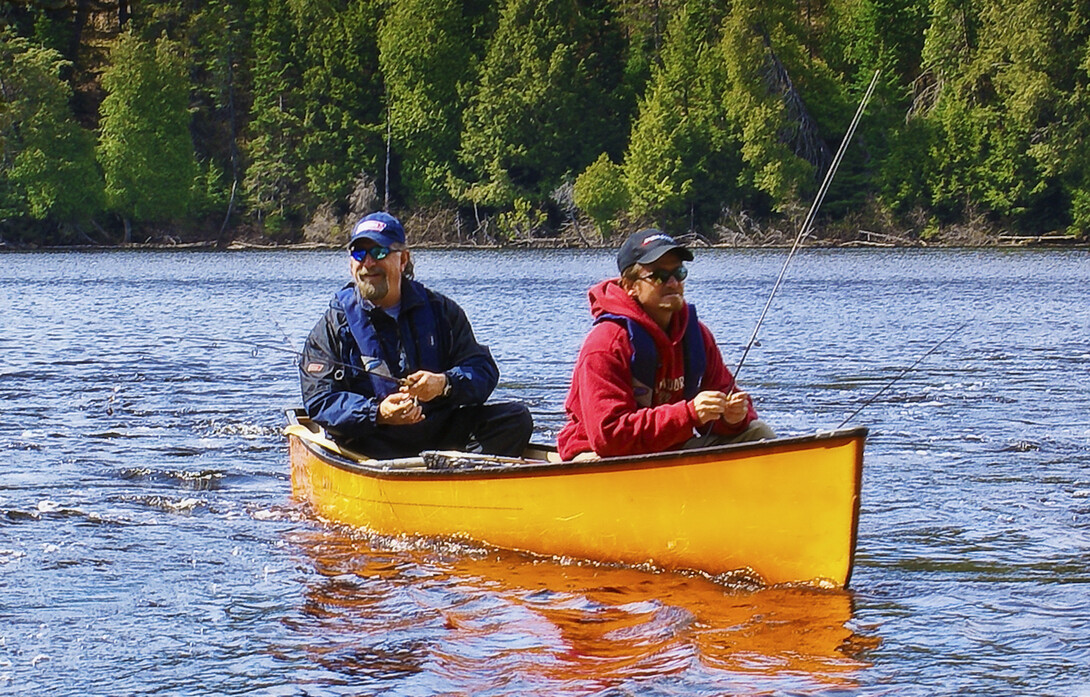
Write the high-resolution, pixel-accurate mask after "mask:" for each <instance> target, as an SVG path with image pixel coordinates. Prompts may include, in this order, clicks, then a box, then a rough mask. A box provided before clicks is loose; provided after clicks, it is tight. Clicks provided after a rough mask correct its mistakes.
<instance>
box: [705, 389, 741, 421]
mask: <svg viewBox="0 0 1090 697" xmlns="http://www.w3.org/2000/svg"><path fill="white" fill-rule="evenodd" d="M692 405H693V411H694V412H696V418H697V420H698V421H699V422H700V425H701V426H703V425H704V424H706V423H708V422H709V421H715V420H716V419H719V418H721V419H723V420H724V421H726V422H727V423H728V424H731V425H734V424H737V423H739V422H740V421H742V420H744V419H745V418H746V414H747V413H749V395H748V394H746V393H745V392H735V393H734V394H732V395H730V396H729V397H728V396H727V395H726V394H724V393H722V392H719V391H717V390H707V391H705V392H701V393H700V394H698V395H697V396H695V397H693V401H692Z"/></svg>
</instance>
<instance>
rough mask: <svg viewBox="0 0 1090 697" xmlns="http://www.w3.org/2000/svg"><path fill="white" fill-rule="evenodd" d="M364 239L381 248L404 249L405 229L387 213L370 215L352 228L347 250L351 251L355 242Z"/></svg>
mask: <svg viewBox="0 0 1090 697" xmlns="http://www.w3.org/2000/svg"><path fill="white" fill-rule="evenodd" d="M365 239H366V240H373V241H374V242H375V244H379V245H382V246H383V247H404V246H405V228H403V227H401V221H400V220H398V219H397V218H395V217H394V216H392V215H390V214H389V213H384V212H381V211H380V212H378V213H371V214H370V215H365V216H363V217H362V218H360V221H359V222H358V223H356V225H355V226H354V227H353V228H352V234H351V235H350V236H349V238H348V248H349V249H352V248H353V247H354V246H355V245H356V243H357V242H359V241H360V240H365Z"/></svg>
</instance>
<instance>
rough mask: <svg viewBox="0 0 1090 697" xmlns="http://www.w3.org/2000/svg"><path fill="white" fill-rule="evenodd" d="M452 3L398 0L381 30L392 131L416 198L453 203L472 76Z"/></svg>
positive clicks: (464, 27) (463, 30)
mask: <svg viewBox="0 0 1090 697" xmlns="http://www.w3.org/2000/svg"><path fill="white" fill-rule="evenodd" d="M460 8H461V3H460V2H454V0H395V1H394V2H393V3H392V5H391V6H390V9H389V11H388V12H387V14H386V17H385V19H384V21H383V23H382V27H381V28H380V30H379V65H380V66H381V68H382V76H383V80H384V83H385V85H386V103H387V108H388V110H389V116H388V118H389V121H390V131H391V133H392V136H393V141H394V145H395V149H396V151H397V153H398V155H399V156H400V157H401V161H402V165H401V174H402V184H403V185H404V187H405V189H406V192H407V193H408V195H409V198H410V200H414V201H417V202H421V203H427V202H431V201H437V200H443V199H449V197H450V182H451V179H452V177H453V176H454V170H455V167H456V164H457V160H456V157H455V154H456V153H457V151H458V137H459V127H460V125H461V115H462V111H463V109H464V98H463V95H464V94H465V93H466V89H467V85H466V83H467V82H468V80H469V78H470V77H471V76H472V71H473V56H472V52H471V45H470V43H469V42H468V41H467V40H466V37H467V36H468V34H469V27H468V23H467V22H466V21H465V18H463V16H462V12H461V9H460Z"/></svg>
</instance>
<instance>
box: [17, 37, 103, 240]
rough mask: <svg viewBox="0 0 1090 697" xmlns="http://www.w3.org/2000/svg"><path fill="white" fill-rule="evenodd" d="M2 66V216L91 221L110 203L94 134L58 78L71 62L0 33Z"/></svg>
mask: <svg viewBox="0 0 1090 697" xmlns="http://www.w3.org/2000/svg"><path fill="white" fill-rule="evenodd" d="M0 65H3V66H5V68H4V70H3V71H2V74H0V104H3V105H4V109H3V111H4V112H5V115H6V119H5V120H4V121H5V125H3V127H2V128H0V137H2V139H3V144H4V147H3V149H2V151H0V152H2V153H3V155H0V157H2V161H3V167H2V168H0V191H3V192H6V194H7V195H6V196H4V198H5V199H6V200H4V201H0V208H2V209H5V210H6V211H7V213H6V214H4V216H5V217H6V216H8V215H10V216H13V217H30V218H32V219H35V220H40V221H46V220H48V221H50V222H52V223H53V224H58V225H67V224H80V223H83V222H86V221H88V220H90V219H91V218H92V217H93V216H95V215H97V214H98V213H100V212H101V211H102V209H103V206H104V203H105V201H104V197H103V182H102V175H101V174H100V172H99V170H98V167H97V165H96V164H95V159H94V144H93V139H92V136H91V134H90V133H88V132H86V131H84V130H83V129H82V128H81V127H80V126H79V124H77V123H76V122H75V119H74V118H73V117H72V113H71V111H70V110H69V108H68V102H69V99H70V98H71V96H72V90H71V88H70V87H69V86H68V85H67V84H66V83H65V82H63V81H62V80H61V79H60V74H61V72H62V70H63V69H64V68H65V67H66V66H67V65H68V63H67V61H65V60H63V59H62V58H61V55H60V54H59V53H57V52H56V51H55V50H53V49H48V48H42V47H41V46H34V45H32V44H31V43H30V42H29V41H27V40H25V39H22V38H19V37H16V36H14V35H12V34H11V33H9V32H0Z"/></svg>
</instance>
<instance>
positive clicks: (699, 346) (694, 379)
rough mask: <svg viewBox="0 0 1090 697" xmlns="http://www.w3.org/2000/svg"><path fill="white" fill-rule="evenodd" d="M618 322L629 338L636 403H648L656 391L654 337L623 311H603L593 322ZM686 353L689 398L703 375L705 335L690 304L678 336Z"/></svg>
mask: <svg viewBox="0 0 1090 697" xmlns="http://www.w3.org/2000/svg"><path fill="white" fill-rule="evenodd" d="M603 321H606V322H617V323H618V324H620V325H622V326H623V327H624V328H625V329H626V330H627V331H628V342H629V343H630V344H631V345H632V359H631V366H632V392H633V394H634V395H635V397H636V403H637V404H639V405H640V406H641V407H650V406H651V404H652V400H653V398H654V394H655V374H656V373H657V372H658V367H659V352H658V347H656V346H655V340H654V339H653V338H652V337H651V334H649V333H648V331H647V330H646V329H644V328H643V326H642V325H641V324H640V323H639V322H637V321H636V320H634V319H632V318H631V317H625V316H624V315H614V314H612V313H609V312H604V313H602V314H600V315H598V316H597V317H596V318H595V320H594V323H595V324H598V323H599V322H603ZM681 345H682V350H683V351H684V354H685V388H684V390H683V392H684V394H685V399H692V398H693V397H695V396H696V395H697V394H698V393H699V392H700V383H701V382H702V381H703V379H704V368H705V367H706V366H707V362H708V359H707V355H706V354H705V350H704V336H703V335H702V334H701V332H700V323H699V322H697V320H696V308H695V307H693V306H692V305H689V321H688V324H687V325H686V326H685V334H684V336H682V338H681Z"/></svg>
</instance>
